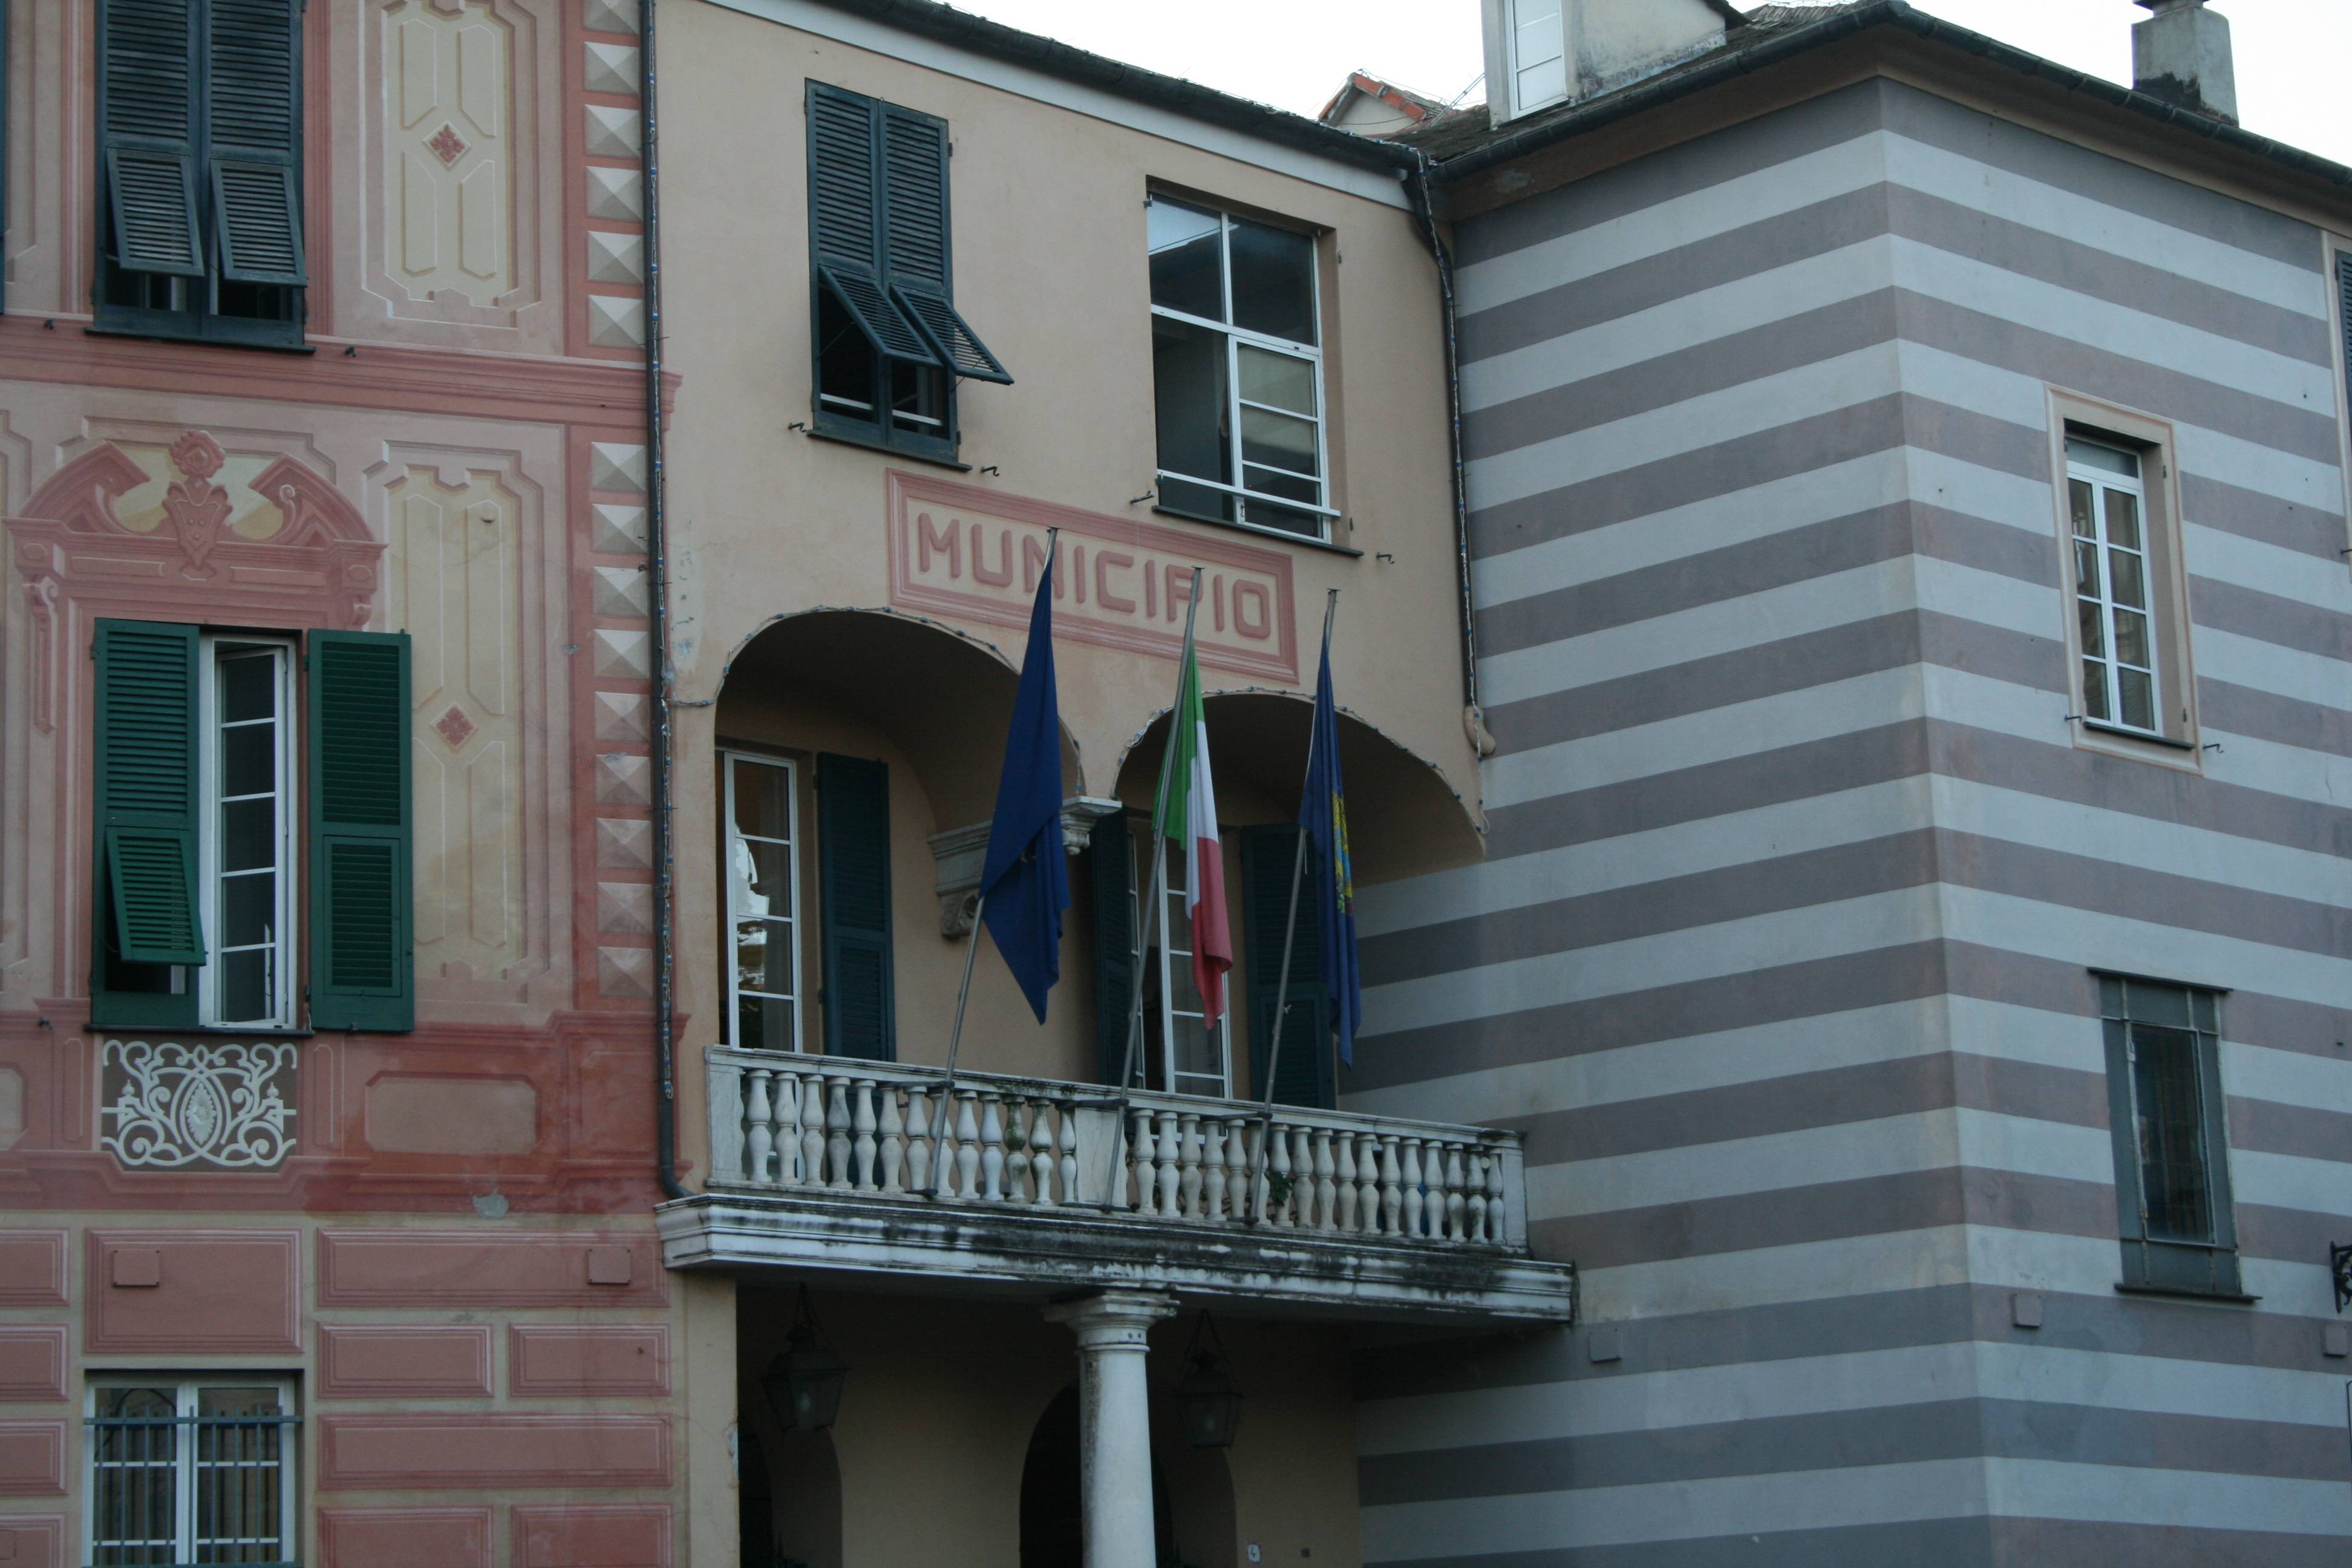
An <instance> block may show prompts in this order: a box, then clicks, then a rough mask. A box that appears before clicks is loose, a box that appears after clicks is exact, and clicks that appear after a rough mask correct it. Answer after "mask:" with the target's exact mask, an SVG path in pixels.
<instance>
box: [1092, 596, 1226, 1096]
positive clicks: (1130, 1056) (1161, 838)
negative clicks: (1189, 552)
mask: <svg viewBox="0 0 2352 1568" xmlns="http://www.w3.org/2000/svg"><path fill="white" fill-rule="evenodd" d="M1201 572H1202V568H1200V567H1198V566H1195V567H1193V568H1192V597H1191V598H1190V599H1189V600H1188V601H1187V602H1186V604H1185V605H1184V651H1185V653H1188V654H1189V653H1190V652H1191V651H1192V622H1193V617H1195V616H1198V615H1199V614H1200V613H1201ZM1187 668H1191V666H1190V664H1189V663H1188V662H1187V661H1186V660H1185V659H1184V658H1183V657H1182V656H1181V655H1180V656H1178V660H1177V676H1176V703H1175V706H1174V707H1171V708H1170V709H1169V710H1168V740H1167V742H1166V743H1165V744H1164V745H1162V746H1161V747H1160V793H1159V795H1157V796H1156V797H1155V798H1154V800H1153V802H1152V806H1153V811H1154V816H1155V820H1154V821H1153V823H1152V825H1151V837H1152V838H1153V840H1154V847H1153V850H1152V855H1151V908H1150V910H1146V911H1145V912H1144V918H1143V919H1142V921H1139V922H1138V923H1139V926H1140V928H1141V934H1142V935H1143V936H1144V937H1145V938H1146V939H1147V940H1146V941H1145V942H1143V944H1142V952H1141V953H1140V954H1139V961H1138V962H1137V963H1136V966H1135V987H1134V994H1133V996H1132V998H1131V1000H1130V1002H1129V1007H1128V1015H1127V1065H1126V1066H1125V1068H1122V1069H1121V1070H1120V1072H1119V1075H1118V1102H1119V1131H1121V1133H1124V1132H1125V1131H1126V1130H1127V1104H1128V1098H1129V1090H1130V1089H1132V1087H1133V1085H1134V1083H1135V1053H1136V1047H1138V1046H1139V1045H1140V1044H1141V1043H1142V1039H1143V961H1144V960H1148V959H1149V958H1150V954H1151V947H1150V942H1149V940H1148V939H1149V937H1150V932H1151V922H1152V921H1153V919H1154V918H1155V917H1156V918H1157V919H1158V920H1159V921H1160V942H1161V944H1162V945H1163V946H1164V945H1165V944H1166V942H1167V941H1168V836H1167V835H1166V834H1164V833H1162V832H1160V824H1159V822H1158V821H1157V819H1156V818H1157V812H1158V807H1159V803H1160V801H1163V800H1166V799H1167V798H1168V781H1169V777H1170V775H1171V771H1172V770H1173V769H1174V767H1175V765H1176V725H1177V722H1178V721H1179V720H1181V718H1182V717H1183V713H1182V710H1183V706H1184V675H1183V671H1184V670H1186V669H1187ZM1229 1011H1230V1010H1229ZM1229 1038H1230V1037H1229Z"/></svg>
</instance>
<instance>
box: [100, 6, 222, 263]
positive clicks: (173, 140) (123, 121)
mask: <svg viewBox="0 0 2352 1568" xmlns="http://www.w3.org/2000/svg"><path fill="white" fill-rule="evenodd" d="M98 16H99V27H98V71H99V144H100V146H99V150H100V155H101V158H102V160H103V163H104V165H105V176H106V201H107V210H108V212H109V214H110V216H111V217H112V219H113V224H114V264H115V265H116V266H117V267H119V268H122V269H123V270H124V271H126V272H160V273H166V274H169V275H171V276H173V277H176V278H202V277H203V276H204V275H205V257H204V247H203V245H202V243H201V241H200V240H199V237H198V236H199V233H200V231H199V229H198V227H197V224H196V122H195V114H196V37H195V5H194V0H101V4H100V6H99V12H98Z"/></svg>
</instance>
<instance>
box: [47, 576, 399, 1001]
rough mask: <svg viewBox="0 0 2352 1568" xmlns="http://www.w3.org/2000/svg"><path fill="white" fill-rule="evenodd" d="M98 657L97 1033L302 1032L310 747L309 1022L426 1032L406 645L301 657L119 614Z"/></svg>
mask: <svg viewBox="0 0 2352 1568" xmlns="http://www.w3.org/2000/svg"><path fill="white" fill-rule="evenodd" d="M92 654H93V657H94V659H95V662H96V666H97V690H96V701H95V707H96V715H95V724H94V735H93V741H92V746H93V752H94V754H95V759H96V768H95V774H96V778H95V784H96V802H95V805H96V811H95V822H94V829H95V831H94V833H93V835H92V837H93V839H94V840H95V844H94V847H95V849H96V855H97V864H96V867H95V876H94V879H93V886H94V894H93V897H92V900H91V906H92V911H91V912H92V917H93V929H92V933H91V936H92V958H91V965H90V969H91V973H90V1014H91V1021H92V1022H94V1023H98V1024H100V1025H106V1026H157V1027H164V1028H208V1027H209V1028H227V1029H236V1028H246V1029H271V1028H290V1027H293V1026H296V1025H297V1024H298V1023H299V1022H300V1021H301V1007H300V1003H301V999H302V996H303V994H304V988H303V987H302V985H301V984H300V972H301V963H300V961H301V958H302V954H301V953H300V952H298V950H297V944H296V942H295V936H294V933H295V931H296V929H297V924H298V921H299V910H301V909H302V907H303V906H302V900H301V892H302V889H301V888H300V886H299V882H298V875H299V858H298V855H297V841H296V837H295V836H296V834H297V832H298V831H299V830H301V829H302V827H303V824H302V823H301V822H300V821H299V817H298V805H297V800H296V778H297V772H296V763H295V758H296V755H297V752H296V746H297V744H298V743H305V742H306V743H307V745H308V752H307V762H308V767H307V772H308V774H309V793H308V799H307V803H306V805H307V810H308V816H309V822H308V827H307V832H308V837H307V841H306V843H307V858H308V862H309V868H310V871H309V874H310V899H309V910H310V925H309V936H310V942H309V959H310V969H309V984H308V987H307V994H308V997H309V1002H310V1020H309V1021H310V1024H311V1025H312V1026H314V1027H319V1028H365V1029H387V1030H405V1029H409V1028H413V1027H414V1026H415V975H414V970H415V963H414V954H413V952H412V947H411V931H412V920H411V915H412V911H411V909H410V885H411V877H412V869H411V868H412V862H413V859H414V855H415V850H414V847H413V831H414V824H413V810H412V805H411V797H412V790H411V785H410V780H409V763H408V740H407V724H408V711H409V691H408V638H407V637H406V636H405V635H404V634H395V635H383V634H375V633H368V632H312V633H310V634H309V636H308V637H307V638H306V639H305V647H304V656H303V658H301V659H300V660H299V661H298V659H297V657H296V647H295V644H294V643H293V642H292V641H291V640H290V639H287V638H283V637H256V636H253V635H250V634H245V633H237V632H217V633H214V632H203V631H200V630H198V629H197V628H196V627H194V626H182V625H174V624H170V623H164V622H152V621H114V620H104V621H100V622H99V624H98V635H97V638H96V641H95V644H94V646H93V648H92ZM298 662H299V666H300V668H301V669H302V670H303V671H305V672H307V674H306V678H305V679H306V680H307V687H308V692H307V697H308V703H307V707H305V708H302V709H300V710H299V712H300V719H299V722H298V719H297V714H298V705H297V700H296V699H297V693H298V687H297V667H298ZM298 731H301V733H299V734H298Z"/></svg>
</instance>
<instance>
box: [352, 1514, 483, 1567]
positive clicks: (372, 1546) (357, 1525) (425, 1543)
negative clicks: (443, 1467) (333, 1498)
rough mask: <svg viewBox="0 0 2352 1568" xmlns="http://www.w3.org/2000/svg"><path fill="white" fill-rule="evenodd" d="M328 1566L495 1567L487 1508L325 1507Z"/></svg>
mask: <svg viewBox="0 0 2352 1568" xmlns="http://www.w3.org/2000/svg"><path fill="white" fill-rule="evenodd" d="M319 1553H320V1557H321V1558H322V1559H323V1564H322V1568H490V1510H488V1509H486V1508H322V1509H320V1510H319Z"/></svg>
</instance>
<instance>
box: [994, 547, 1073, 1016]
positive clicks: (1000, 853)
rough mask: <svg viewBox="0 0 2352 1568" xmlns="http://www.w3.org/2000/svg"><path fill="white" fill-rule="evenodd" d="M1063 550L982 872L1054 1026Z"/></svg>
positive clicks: (1064, 877)
mask: <svg viewBox="0 0 2352 1568" xmlns="http://www.w3.org/2000/svg"><path fill="white" fill-rule="evenodd" d="M1053 554H1054V552H1053V551H1052V550H1050V549H1049V550H1048V551H1047V552H1046V560H1045V571H1044V572H1043V573H1042V574H1040V575H1039V577H1038V580H1037V604H1036V607H1035V608H1034V609H1033V610H1031V611H1030V612H1029V647H1028V651H1027V652H1025V653H1024V655H1023V656H1022V660H1021V685H1020V689H1019V690H1018V691H1017V692H1016V693H1015V694H1014V696H1013V732H1012V733H1011V734H1009V735H1007V736H1006V737H1005V740H1004V772H1003V774H1002V775H1001V776H1000V777H999V778H998V780H997V784H996V816H994V817H993V818H992V820H991V821H990V823H989V825H988V859H987V861H986V862H985V863H984V864H983V865H982V868H981V873H980V893H981V897H982V899H984V900H987V903H986V906H985V907H984V908H983V909H982V911H981V918H982V920H983V921H986V922H987V924H988V934H989V935H991V936H992V937H994V938H995V939H996V951H997V952H1001V953H1003V955H1004V966H1005V967H1006V968H1007V969H1010V970H1012V971H1013V979H1014V980H1015V981H1016V982H1018V983H1019V984H1020V986H1021V994H1023V995H1024V996H1026V997H1027V998H1029V1007H1030V1010H1031V1011H1032V1012H1034V1013H1035V1014H1036V1015H1037V1021H1038V1022H1039V1023H1041V1024H1042V1023H1044V1022H1045V993H1047V992H1048V991H1051V990H1052V989H1053V988H1054V983H1055V981H1057V980H1059V979H1060V978H1061V977H1062V911H1063V910H1066V909H1068V908H1069V907H1070V868H1069V864H1068V862H1067V861H1066V860H1065V859H1064V858H1063V849H1062V710H1061V702H1060V700H1059V698H1058V697H1057V696H1056V695H1055V689H1054V561H1053Z"/></svg>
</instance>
